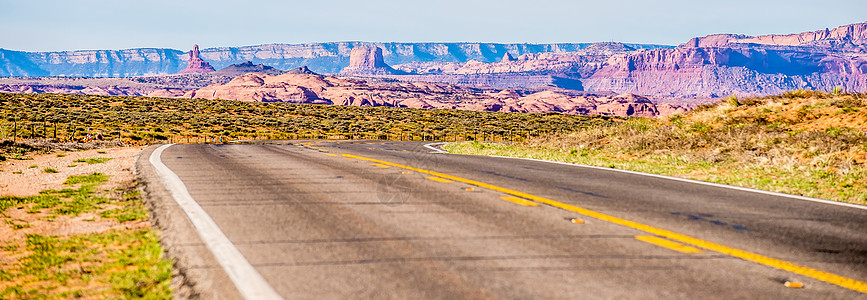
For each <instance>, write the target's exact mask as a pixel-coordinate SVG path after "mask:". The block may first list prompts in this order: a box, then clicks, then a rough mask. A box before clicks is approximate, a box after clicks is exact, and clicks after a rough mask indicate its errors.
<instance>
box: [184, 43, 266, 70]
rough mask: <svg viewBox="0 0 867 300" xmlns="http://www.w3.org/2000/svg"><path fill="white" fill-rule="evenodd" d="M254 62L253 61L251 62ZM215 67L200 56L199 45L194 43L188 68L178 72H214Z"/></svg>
mask: <svg viewBox="0 0 867 300" xmlns="http://www.w3.org/2000/svg"><path fill="white" fill-rule="evenodd" d="M251 64H252V63H251ZM214 71H216V70H214V67H211V64H209V63H208V62H206V61H204V60H203V59H202V58H201V57H199V45H193V50H192V51H190V60H189V62H188V63H187V68H186V69H183V70H181V71H180V72H178V74H199V73H208V72H214Z"/></svg>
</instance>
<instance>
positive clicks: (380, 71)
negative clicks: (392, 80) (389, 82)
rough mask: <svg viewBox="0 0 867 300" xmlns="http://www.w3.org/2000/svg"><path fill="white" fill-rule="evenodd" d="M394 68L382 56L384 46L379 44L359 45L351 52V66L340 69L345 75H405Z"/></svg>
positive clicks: (341, 73)
mask: <svg viewBox="0 0 867 300" xmlns="http://www.w3.org/2000/svg"><path fill="white" fill-rule="evenodd" d="M403 74H406V73H404V72H401V71H398V70H395V69H393V68H392V67H391V66H389V65H388V64H386V63H385V60H383V58H382V48H379V47H377V46H358V47H355V48H352V52H351V53H350V54H349V66H348V67H346V68H344V69H343V70H342V71H340V75H343V76H364V75H403Z"/></svg>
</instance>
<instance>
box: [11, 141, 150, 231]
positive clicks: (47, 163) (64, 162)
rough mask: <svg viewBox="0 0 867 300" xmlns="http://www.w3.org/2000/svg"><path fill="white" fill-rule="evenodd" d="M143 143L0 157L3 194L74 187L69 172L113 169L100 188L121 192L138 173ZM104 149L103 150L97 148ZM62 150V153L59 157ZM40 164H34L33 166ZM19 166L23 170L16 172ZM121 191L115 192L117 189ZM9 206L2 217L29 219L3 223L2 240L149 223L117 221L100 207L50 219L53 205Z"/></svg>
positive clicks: (75, 173)
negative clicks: (31, 209) (38, 208)
mask: <svg viewBox="0 0 867 300" xmlns="http://www.w3.org/2000/svg"><path fill="white" fill-rule="evenodd" d="M141 149H142V148H140V147H121V148H107V149H94V150H84V151H72V152H54V153H51V154H43V155H36V156H33V159H32V160H9V161H5V162H2V163H0V169H2V170H3V171H2V172H0V196H33V195H38V194H39V192H40V191H43V190H52V189H53V190H61V189H63V188H76V187H77V185H75V186H69V185H64V184H63V182H64V181H66V178H67V177H69V176H72V175H88V174H92V173H95V172H99V173H102V174H106V175H109V176H110V178H109V180H108V182H106V183H104V184H102V185H100V186H99V187H98V188H99V190H100V191H102V193H108V195H107V196H114V197H117V198H120V197H121V196H122V193H123V192H122V191H115V189H118V188H127V187H129V186H130V185H131V184H132V183H133V180H134V179H135V175H134V174H133V172H132V169H131V168H132V167H133V166H134V165H135V159H136V156H137V155H138V153H139V152H141ZM99 152H104V153H99ZM58 154H61V155H62V156H63V157H58ZM89 158H110V160H108V161H106V162H103V163H96V164H88V163H86V162H75V160H78V159H89ZM31 166H36V167H31ZM46 168H52V169H55V170H57V173H46V172H45V171H44V170H45V169H46ZM18 172H20V174H19V173H18ZM115 194H117V195H115ZM28 206H29V205H22V206H19V207H10V208H9V209H7V210H6V211H4V212H2V214H3V215H0V219H6V220H15V222H26V223H27V224H29V227H28V228H23V229H13V228H12V226H10V225H7V224H0V241H7V242H10V241H14V240H21V239H23V237H24V236H25V235H26V234H42V235H72V234H85V233H98V232H106V231H108V230H112V229H123V228H140V227H147V226H150V225H149V224H148V223H147V221H139V222H126V223H122V224H121V223H118V222H117V221H116V220H114V219H104V218H100V217H99V212H98V211H96V212H89V213H83V214H81V215H78V216H69V215H60V216H56V219H54V220H51V221H49V220H48V219H47V218H46V217H47V216H49V215H51V212H50V210H43V212H40V213H35V214H34V213H28V212H27V207H28Z"/></svg>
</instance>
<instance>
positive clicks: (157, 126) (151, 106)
mask: <svg viewBox="0 0 867 300" xmlns="http://www.w3.org/2000/svg"><path fill="white" fill-rule="evenodd" d="M0 113H2V116H3V117H2V119H0V140H13V141H19V140H22V139H45V138H48V139H54V140H57V141H84V140H87V139H88V135H90V137H91V139H95V138H96V137H97V135H100V136H102V138H103V139H104V140H119V141H123V142H125V143H128V144H136V145H143V144H149V143H163V142H172V143H206V142H207V143H219V142H227V141H231V140H244V139H307V138H315V139H381V140H442V141H444V140H448V141H466V140H485V141H521V140H524V139H526V138H527V137H533V136H541V135H546V134H550V133H555V132H569V131H572V130H575V129H576V128H582V127H586V126H590V125H592V124H597V123H608V122H610V121H611V120H615V119H618V118H615V117H606V116H595V117H588V116H575V115H565V114H558V113H547V114H524V113H497V112H476V111H463V110H445V109H430V110H428V109H411V108H395V107H357V106H339V105H312V104H292V103H259V102H242V101H228V100H202V99H168V98H149V97H126V96H91V95H63V94H9V93H0ZM8 153H9V155H19V156H21V155H23V154H21V153H17V152H14V151H12V152H8Z"/></svg>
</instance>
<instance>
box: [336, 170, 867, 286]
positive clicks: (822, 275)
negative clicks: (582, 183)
mask: <svg viewBox="0 0 867 300" xmlns="http://www.w3.org/2000/svg"><path fill="white" fill-rule="evenodd" d="M343 155H344V156H346V157H351V158H356V159H360V160H366V161H369V162H376V163H380V164H384V165H389V166H393V167H398V168H403V169H407V170H412V171H416V172H419V173H423V174H428V175H433V176H438V177H442V178H447V179H451V180H454V181H457V182H463V183H466V184H470V185H475V186H478V187H482V188H486V189H490V190H494V191H498V192H502V193H505V194H509V195H512V196H517V197H521V198H524V199H529V200H533V201H536V202H539V203H543V204H547V205H550V206H553V207H556V208H560V209H563V210H567V211H571V212H575V213H579V214H582V215H585V216H588V217H592V218H596V219H599V220H602V221H606V222H609V223H614V224H617V225H622V226H626V227H629V228H632V229H636V230H640V231H644V232H647V233H650V234H653V235H657V236H661V237H664V238H667V239H670V240H674V241H678V242H681V243H684V244H687V245H692V246H695V247H699V248H704V249H706V250H710V251H715V252H719V253H722V254H726V255H729V256H733V257H737V258H740V259H743V260H747V261H751V262H754V263H758V264H762V265H765V266H769V267H773V268H777V269H780V270H784V271H788V272H792V273H795V274H799V275H803V276H807V277H812V278H815V279H818V280H821V281H824V282H828V283H832V284H836V285H839V286H842V287H844V288H848V289H852V290H855V291H859V292H861V293H867V283H865V282H862V281H858V280H855V279H852V278H848V277H844V276H840V275H837V274H832V273H828V272H824V271H819V270H816V269H812V268H808V267H804V266H800V265H796V264H793V263H790V262H787V261H784V260H779V259H776V258H772V257H767V256H763V255H760V254H756V253H752V252H748V251H744V250H739V249H735V248H731V247H727V246H723V245H720V244H717V243H713V242H708V241H705V240H700V239H697V238H694V237H691V236H687V235H684V234H680V233H675V232H673V231H669V230H665V229H661V228H656V227H653V226H650V225H645V224H641V223H638V222H633V221H629V220H625V219H621V218H618V217H614V216H609V215H606V214H603V213H598V212H595V211H592V210H589V209H585V208H581V207H577V206H574V205H569V204H566V203H562V202H557V201H554V200H550V199H547V198H543V197H539V196H534V195H530V194H527V193H524V192H519V191H515V190H511V189H507V188H503V187H499V186H496V185H492V184H487V183H484V182H479V181H475V180H471V179H465V178H461V177H457V176H452V175H448V174H444V173H439V172H434V171H428V170H424V169H419V168H413V167H410V166H404V165H400V164H396V163H392V162H387V161H382V160H378V159H373V158H366V157H361V156H356V155H351V154H343Z"/></svg>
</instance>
